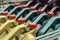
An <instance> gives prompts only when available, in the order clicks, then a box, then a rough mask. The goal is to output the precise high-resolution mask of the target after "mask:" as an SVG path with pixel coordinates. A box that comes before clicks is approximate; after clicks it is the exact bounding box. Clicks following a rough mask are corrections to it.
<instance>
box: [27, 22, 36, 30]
mask: <svg viewBox="0 0 60 40" xmlns="http://www.w3.org/2000/svg"><path fill="white" fill-rule="evenodd" d="M28 27H29V28H30V29H34V28H36V27H37V24H36V23H34V22H31V23H29V24H28Z"/></svg>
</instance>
